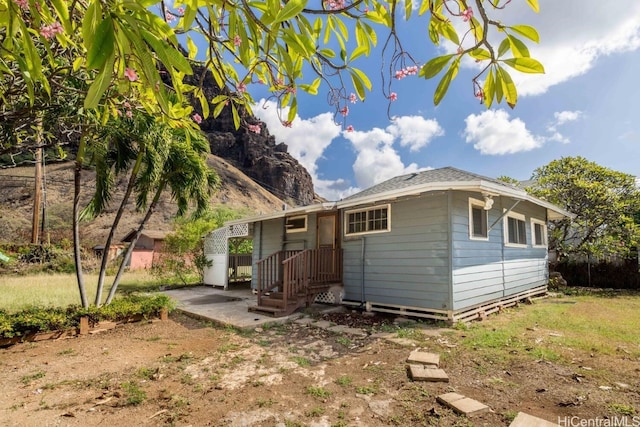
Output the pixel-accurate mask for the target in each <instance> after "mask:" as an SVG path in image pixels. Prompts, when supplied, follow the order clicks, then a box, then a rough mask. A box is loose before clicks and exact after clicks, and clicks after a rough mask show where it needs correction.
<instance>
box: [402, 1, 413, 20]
mask: <svg viewBox="0 0 640 427" xmlns="http://www.w3.org/2000/svg"><path fill="white" fill-rule="evenodd" d="M412 9H413V2H412V1H411V0H404V15H405V19H406V20H407V21H408V20H409V19H410V18H411V10H412Z"/></svg>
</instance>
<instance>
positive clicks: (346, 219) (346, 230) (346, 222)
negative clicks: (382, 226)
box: [344, 204, 391, 237]
mask: <svg viewBox="0 0 640 427" xmlns="http://www.w3.org/2000/svg"><path fill="white" fill-rule="evenodd" d="M384 208H387V228H386V230H372V231H361V232H359V233H349V214H353V213H358V212H368V211H375V210H379V209H384ZM390 231H391V205H390V204H386V205H375V206H369V207H366V208H360V209H351V210H348V211H345V212H344V236H345V237H353V236H362V235H364V234H379V233H388V232H390Z"/></svg>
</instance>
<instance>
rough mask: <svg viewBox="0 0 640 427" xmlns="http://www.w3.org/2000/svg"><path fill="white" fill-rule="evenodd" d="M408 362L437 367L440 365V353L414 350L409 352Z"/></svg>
mask: <svg viewBox="0 0 640 427" xmlns="http://www.w3.org/2000/svg"><path fill="white" fill-rule="evenodd" d="M407 363H414V364H417V365H428V366H431V367H435V368H437V367H438V365H440V355H439V354H436V353H429V352H427V351H421V350H414V351H412V352H411V353H410V354H409V357H408V358H407Z"/></svg>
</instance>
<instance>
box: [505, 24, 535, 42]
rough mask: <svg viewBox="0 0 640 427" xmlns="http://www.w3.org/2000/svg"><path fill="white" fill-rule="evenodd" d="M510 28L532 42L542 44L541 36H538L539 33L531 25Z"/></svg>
mask: <svg viewBox="0 0 640 427" xmlns="http://www.w3.org/2000/svg"><path fill="white" fill-rule="evenodd" d="M509 28H510V29H511V30H513V31H515V32H516V33H518V34H520V35H521V36H524V37H526V38H528V39H529V40H531V41H534V42H536V43H540V35H539V34H538V31H537V30H536V29H535V28H533V27H532V26H530V25H514V26H512V27H509Z"/></svg>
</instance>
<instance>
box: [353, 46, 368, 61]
mask: <svg viewBox="0 0 640 427" xmlns="http://www.w3.org/2000/svg"><path fill="white" fill-rule="evenodd" d="M369 51H370V49H369V47H368V46H364V45H359V46H358V47H356V48H355V49H353V52H351V56H350V57H349V62H351V61H353V60H355V59H356V58H357V57H359V56H361V55H363V54H364V55H365V56H369Z"/></svg>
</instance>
